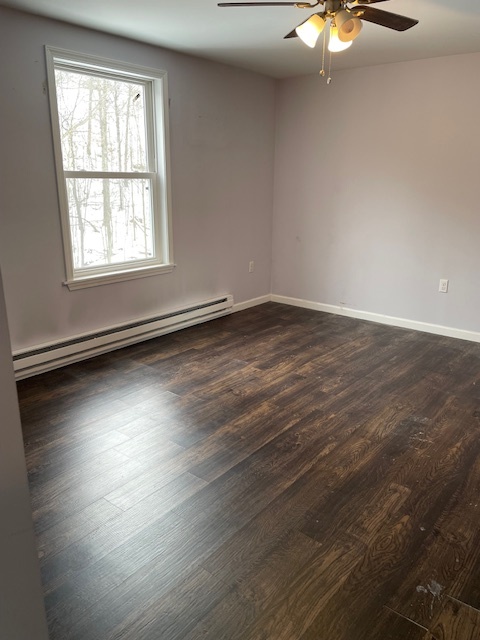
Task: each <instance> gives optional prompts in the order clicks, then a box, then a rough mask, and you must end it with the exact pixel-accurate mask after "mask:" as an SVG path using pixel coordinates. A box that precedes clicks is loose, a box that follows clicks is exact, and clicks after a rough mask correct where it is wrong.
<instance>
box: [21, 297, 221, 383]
mask: <svg viewBox="0 0 480 640" xmlns="http://www.w3.org/2000/svg"><path fill="white" fill-rule="evenodd" d="M232 311H233V296H231V295H226V296H224V297H222V298H216V299H214V300H206V301H204V302H201V303H199V304H196V305H194V306H190V307H184V308H181V309H175V310H173V311H170V312H168V313H164V314H162V315H158V316H155V317H150V318H142V319H140V320H137V321H135V322H130V323H127V324H120V325H115V326H113V327H109V328H105V329H102V330H100V331H96V332H94V333H85V334H82V335H78V336H75V337H72V338H68V339H66V340H61V341H58V342H51V343H48V344H42V345H38V346H36V347H33V348H29V349H21V350H19V351H15V352H14V353H13V366H14V369H15V377H16V378H17V380H21V379H23V378H28V377H29V376H33V375H36V374H39V373H44V372H45V371H49V370H51V369H57V368H58V367H63V366H65V365H67V364H71V363H72V362H78V361H79V360H85V359H87V358H92V357H93V356H96V355H99V354H101V353H106V352H107V351H113V350H114V349H120V348H121V347H126V346H128V345H130V344H134V343H136V342H142V341H143V340H149V339H150V338H156V337H158V336H161V335H164V334H166V333H172V332H173V331H178V330H179V329H184V328H186V327H191V326H193V325H195V324H200V323H201V322H206V321H207V320H214V319H215V318H220V317H221V316H224V315H227V314H229V313H232Z"/></svg>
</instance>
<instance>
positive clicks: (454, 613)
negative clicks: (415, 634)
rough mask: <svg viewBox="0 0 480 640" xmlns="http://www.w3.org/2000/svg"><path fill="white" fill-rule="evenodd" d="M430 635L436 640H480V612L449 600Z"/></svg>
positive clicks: (431, 628) (446, 601)
mask: <svg viewBox="0 0 480 640" xmlns="http://www.w3.org/2000/svg"><path fill="white" fill-rule="evenodd" d="M430 634H431V636H432V638H433V639H434V640H478V638H480V611H479V610H478V609H473V608H472V607H468V606H467V605H465V604H463V603H462V602H459V601H458V600H452V599H451V598H448V599H447V600H445V603H444V605H443V607H442V610H441V611H440V613H439V615H438V617H437V619H436V620H435V622H434V623H433V624H432V626H431V627H430ZM426 640H429V639H428V637H427V638H426Z"/></svg>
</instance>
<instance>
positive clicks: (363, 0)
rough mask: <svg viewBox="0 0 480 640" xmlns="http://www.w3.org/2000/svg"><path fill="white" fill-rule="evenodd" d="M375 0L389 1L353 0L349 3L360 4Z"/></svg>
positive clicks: (370, 2)
mask: <svg viewBox="0 0 480 640" xmlns="http://www.w3.org/2000/svg"><path fill="white" fill-rule="evenodd" d="M375 2H388V0H352V2H349V3H348V4H353V5H354V6H355V5H359V4H374V3H375Z"/></svg>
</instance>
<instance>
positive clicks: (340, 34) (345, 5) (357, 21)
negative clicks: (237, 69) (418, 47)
mask: <svg viewBox="0 0 480 640" xmlns="http://www.w3.org/2000/svg"><path fill="white" fill-rule="evenodd" d="M386 1H387V0H351V1H349V0H316V1H314V2H220V3H219V4H218V6H219V7H296V8H297V9H314V8H315V7H317V6H318V5H322V6H323V11H320V12H318V13H314V14H312V15H310V16H309V17H308V18H307V19H306V20H304V21H303V22H301V23H300V24H299V25H297V26H296V27H295V28H294V29H293V31H290V33H287V35H286V36H284V38H286V39H287V38H296V37H297V36H298V37H299V38H300V39H301V40H302V41H303V42H304V43H305V44H306V45H308V46H309V47H312V48H313V47H314V46H315V45H316V43H317V40H318V37H319V36H320V34H321V33H322V31H323V33H324V40H323V63H322V70H321V71H320V75H325V71H324V66H325V65H324V61H325V46H326V39H325V31H324V28H325V25H326V23H327V21H328V20H330V29H329V42H328V49H329V51H330V53H332V52H337V51H343V50H344V49H347V48H348V47H349V46H350V45H351V44H352V42H353V40H355V38H356V37H357V36H358V35H359V33H360V31H361V29H362V20H365V21H367V22H373V23H375V24H378V25H380V26H382V27H387V28H388V29H394V30H395V31H406V30H407V29H410V28H411V27H414V26H415V25H416V24H418V20H414V19H413V18H407V17H406V16H401V15H399V14H397V13H392V12H390V11H382V10H381V9H376V8H374V7H370V6H369V5H371V4H375V3H377V2H386ZM330 81H331V78H330V75H329V78H328V82H330Z"/></svg>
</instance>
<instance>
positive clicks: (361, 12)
mask: <svg viewBox="0 0 480 640" xmlns="http://www.w3.org/2000/svg"><path fill="white" fill-rule="evenodd" d="M352 13H354V14H355V15H356V16H357V18H361V19H362V20H366V21H367V22H374V23H375V24H379V25H380V26H382V27H388V29H395V31H406V30H407V29H410V28H411V27H414V26H415V25H416V24H418V20H414V19H413V18H407V17H406V16H400V15H399V14H398V13H391V12H390V11H382V10H381V9H374V8H373V7H367V6H365V5H360V6H358V7H355V8H354V9H352Z"/></svg>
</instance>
